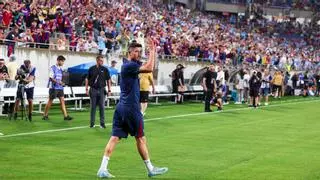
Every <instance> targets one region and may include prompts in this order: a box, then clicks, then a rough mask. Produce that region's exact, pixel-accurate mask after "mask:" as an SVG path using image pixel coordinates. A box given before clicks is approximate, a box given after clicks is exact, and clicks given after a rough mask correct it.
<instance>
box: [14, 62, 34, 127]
mask: <svg viewBox="0 0 320 180" xmlns="http://www.w3.org/2000/svg"><path fill="white" fill-rule="evenodd" d="M35 72H36V68H35V67H33V66H31V61H30V60H25V61H24V62H23V65H21V66H20V68H19V69H18V70H17V75H16V77H15V79H16V80H18V81H19V83H18V90H17V97H16V103H15V106H14V116H13V118H14V120H16V119H17V112H18V110H19V104H20V101H24V93H26V95H27V100H28V104H29V108H28V110H29V111H28V119H29V121H32V111H33V102H32V100H33V92H34V78H35ZM22 103H24V102H22ZM23 108H24V107H23Z"/></svg>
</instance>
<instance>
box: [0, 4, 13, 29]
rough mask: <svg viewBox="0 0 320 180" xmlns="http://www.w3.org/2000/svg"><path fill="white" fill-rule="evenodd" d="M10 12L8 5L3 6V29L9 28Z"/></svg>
mask: <svg viewBox="0 0 320 180" xmlns="http://www.w3.org/2000/svg"><path fill="white" fill-rule="evenodd" d="M12 18H13V16H12V12H11V11H10V7H9V5H8V4H6V5H5V6H4V11H3V14H2V24H3V26H4V27H6V28H9V26H10V24H11V22H12Z"/></svg>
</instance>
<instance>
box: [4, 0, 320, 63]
mask: <svg viewBox="0 0 320 180" xmlns="http://www.w3.org/2000/svg"><path fill="white" fill-rule="evenodd" d="M152 2H153V1H148V0H144V3H136V2H135V1H131V2H124V1H115V0H109V1H99V0H95V1H90V0H33V1H32V0H16V1H7V2H0V14H1V15H2V16H0V22H1V30H0V39H5V40H2V43H5V44H6V45H7V46H8V56H10V55H11V54H12V53H14V47H15V46H16V45H20V46H25V47H38V48H49V47H51V46H49V43H50V44H55V45H54V47H53V48H55V49H57V50H71V51H78V52H92V53H100V54H107V53H110V52H113V51H117V50H121V51H122V52H123V54H125V53H126V47H127V45H128V43H129V42H130V41H132V40H136V41H137V42H139V43H141V44H142V46H143V49H145V48H146V47H145V43H144V41H145V37H146V36H152V37H153V38H154V40H155V41H156V43H157V49H158V54H164V55H166V56H168V57H169V58H174V57H181V56H182V57H188V59H189V60H192V61H196V60H198V59H201V60H206V61H210V62H218V63H223V64H228V63H229V64H239V63H259V64H266V65H269V64H270V65H279V66H281V67H288V68H300V67H302V66H301V65H303V66H306V67H308V66H312V65H313V64H314V63H318V62H319V61H320V57H319V54H320V51H319V47H320V31H319V26H315V25H313V24H311V23H307V22H306V23H303V24H301V23H298V22H297V21H295V20H294V19H290V18H283V17H282V18H280V19H279V18H273V19H272V20H270V19H269V20H268V19H266V18H254V19H250V18H248V19H247V18H243V19H241V18H239V17H237V16H234V15H231V16H227V17H223V16H222V17H217V16H214V15H213V14H208V13H202V12H197V11H195V12H192V11H190V10H189V9H186V8H183V7H182V6H166V7H165V6H163V5H155V4H152ZM53 37H56V38H55V39H56V41H55V42H50V40H51V39H54V38H53ZM16 43H17V44H16ZM146 53H147V51H144V52H143V55H145V54H146ZM304 68H305V67H304Z"/></svg>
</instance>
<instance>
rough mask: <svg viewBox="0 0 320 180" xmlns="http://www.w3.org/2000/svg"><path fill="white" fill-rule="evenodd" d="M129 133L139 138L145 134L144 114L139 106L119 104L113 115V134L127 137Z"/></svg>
mask: <svg viewBox="0 0 320 180" xmlns="http://www.w3.org/2000/svg"><path fill="white" fill-rule="evenodd" d="M128 134H130V135H131V136H135V137H138V138H139V137H143V136H144V122H143V116H142V114H141V112H140V108H139V107H138V106H136V107H135V106H134V107H132V106H124V105H121V104H118V105H117V107H116V110H115V112H114V115H113V125H112V136H116V137H119V138H127V137H128Z"/></svg>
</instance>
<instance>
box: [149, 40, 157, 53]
mask: <svg viewBox="0 0 320 180" xmlns="http://www.w3.org/2000/svg"><path fill="white" fill-rule="evenodd" d="M148 47H149V50H150V51H154V50H155V49H156V48H155V44H154V41H153V39H152V38H151V37H148Z"/></svg>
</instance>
